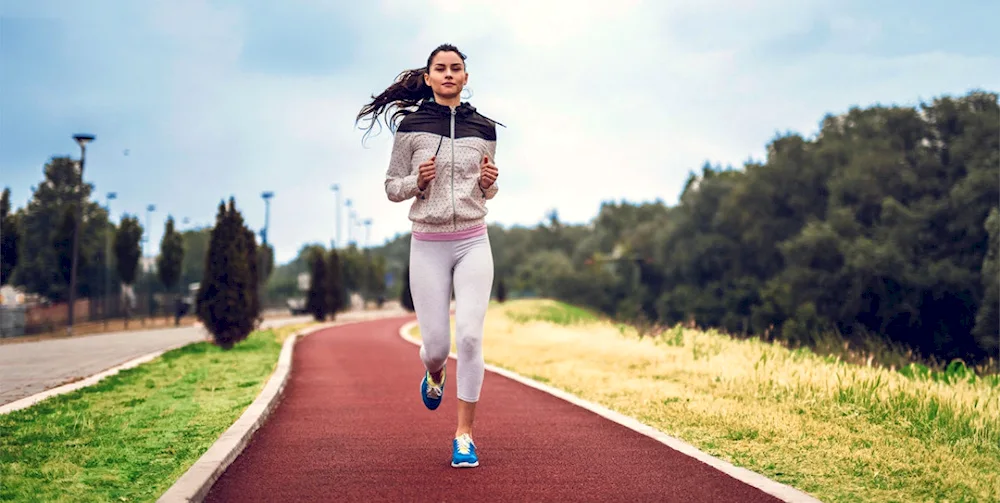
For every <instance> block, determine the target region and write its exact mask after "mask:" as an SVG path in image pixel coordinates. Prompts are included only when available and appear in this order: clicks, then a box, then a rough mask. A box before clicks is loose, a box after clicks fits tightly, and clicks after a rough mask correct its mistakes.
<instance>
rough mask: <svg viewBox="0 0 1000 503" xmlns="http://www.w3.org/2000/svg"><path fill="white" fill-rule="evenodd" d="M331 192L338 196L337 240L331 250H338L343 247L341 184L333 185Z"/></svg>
mask: <svg viewBox="0 0 1000 503" xmlns="http://www.w3.org/2000/svg"><path fill="white" fill-rule="evenodd" d="M330 190H332V191H333V192H334V193H335V194H337V216H336V218H337V238H336V240H334V242H333V246H331V248H333V249H337V247H338V246H340V245H341V242H340V184H336V183H335V184H333V186H331V187H330Z"/></svg>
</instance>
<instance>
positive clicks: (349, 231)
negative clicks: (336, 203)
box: [337, 199, 353, 244]
mask: <svg viewBox="0 0 1000 503" xmlns="http://www.w3.org/2000/svg"><path fill="white" fill-rule="evenodd" d="M346 206H347V210H348V213H347V243H348V244H350V243H351V236H352V232H351V226H352V225H353V223H352V221H351V213H352V212H351V211H350V210H351V206H352V203H351V200H350V199H348V200H347V203H346ZM337 209H338V210H339V209H340V208H337Z"/></svg>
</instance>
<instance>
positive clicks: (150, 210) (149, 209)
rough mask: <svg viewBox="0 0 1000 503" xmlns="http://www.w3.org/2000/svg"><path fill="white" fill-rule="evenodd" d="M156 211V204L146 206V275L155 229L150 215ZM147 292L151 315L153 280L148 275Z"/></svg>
mask: <svg viewBox="0 0 1000 503" xmlns="http://www.w3.org/2000/svg"><path fill="white" fill-rule="evenodd" d="M154 211H156V205H155V204H150V205H147V206H146V240H145V245H144V246H143V247H142V275H143V276H146V274H147V273H148V272H149V262H148V259H147V257H146V254H147V253H149V248H148V247H149V246H150V245H151V244H152V238H153V229H151V228H150V227H149V225H150V224H149V217H150V215H152V213H153V212H154ZM146 283H147V285H146V292H147V293H148V294H149V295H147V296H146V301H147V302H148V305H147V306H146V311H147V312H148V314H149V315H150V316H152V315H153V280H152V279H150V278H149V277H146Z"/></svg>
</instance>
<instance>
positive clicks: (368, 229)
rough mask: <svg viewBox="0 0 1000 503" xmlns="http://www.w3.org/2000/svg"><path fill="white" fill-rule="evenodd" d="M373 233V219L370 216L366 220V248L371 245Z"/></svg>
mask: <svg viewBox="0 0 1000 503" xmlns="http://www.w3.org/2000/svg"><path fill="white" fill-rule="evenodd" d="M371 234H372V219H370V218H369V219H366V220H365V248H368V247H369V246H371V244H370V243H369V239H370V238H371Z"/></svg>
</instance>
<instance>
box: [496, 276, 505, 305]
mask: <svg viewBox="0 0 1000 503" xmlns="http://www.w3.org/2000/svg"><path fill="white" fill-rule="evenodd" d="M505 300H507V285H505V284H504V282H503V278H500V281H498V282H497V302H500V303H503V302H504V301H505Z"/></svg>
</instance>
